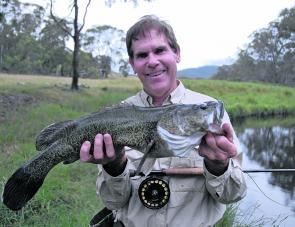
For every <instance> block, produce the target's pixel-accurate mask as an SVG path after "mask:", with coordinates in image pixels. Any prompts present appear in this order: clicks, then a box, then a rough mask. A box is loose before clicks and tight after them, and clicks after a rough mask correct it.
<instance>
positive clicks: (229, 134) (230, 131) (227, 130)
mask: <svg viewBox="0 0 295 227" xmlns="http://www.w3.org/2000/svg"><path fill="white" fill-rule="evenodd" d="M222 129H223V131H224V133H225V136H226V138H227V139H228V140H229V141H230V142H232V143H233V141H234V130H233V128H232V126H231V125H230V124H228V123H224V124H223V125H222Z"/></svg>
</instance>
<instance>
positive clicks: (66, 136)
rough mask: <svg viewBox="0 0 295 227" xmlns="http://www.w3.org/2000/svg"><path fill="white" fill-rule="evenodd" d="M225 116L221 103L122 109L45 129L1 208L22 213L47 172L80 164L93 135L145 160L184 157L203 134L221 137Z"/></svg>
mask: <svg viewBox="0 0 295 227" xmlns="http://www.w3.org/2000/svg"><path fill="white" fill-rule="evenodd" d="M223 113H224V107H223V103H222V102H221V101H210V102H205V103H202V104H191V105H188V104H172V105H167V106H162V107H138V106H133V105H127V104H124V105H118V106H113V107H107V108H105V109H103V110H101V111H98V112H95V113H92V114H90V115H88V116H85V117H82V118H79V119H77V120H68V121H63V122H59V123H55V124H52V125H49V126H48V127H46V128H44V129H43V130H42V131H41V132H40V134H39V135H38V136H37V139H36V149H37V150H38V151H40V153H39V154H38V155H36V156H35V157H33V158H32V159H31V160H29V161H28V162H27V163H25V164H24V165H23V166H21V167H20V168H19V169H18V170H16V171H15V173H14V174H13V175H12V176H11V177H10V178H9V179H8V181H7V183H6V185H5V188H4V192H3V203H4V204H5V205H6V206H7V207H8V208H10V209H12V210H19V209H21V208H22V207H23V206H25V204H26V203H27V202H28V201H29V200H30V199H31V198H32V197H33V196H34V195H35V193H36V192H37V191H38V189H39V188H40V187H41V185H42V183H43V181H44V179H45V177H46V175H47V174H48V172H49V171H50V170H51V169H52V168H53V167H54V166H55V165H57V164H58V163H60V162H63V163H64V164H69V163H72V162H74V161H76V160H78V159H79V151H80V147H81V145H82V143H83V142H84V141H86V140H88V141H91V142H92V144H93V140H94V137H95V135H96V134H97V133H102V134H104V133H109V134H111V136H112V139H113V144H114V147H115V149H116V150H121V149H122V148H123V147H124V146H128V147H131V148H133V149H136V150H138V151H141V152H143V153H145V154H146V153H147V152H148V156H149V157H155V158H160V157H171V156H178V157H186V156H188V154H189V152H191V151H192V150H193V148H194V147H195V146H197V145H199V143H200V141H201V138H202V137H203V136H204V135H205V134H206V133H207V132H213V133H216V134H222V133H223V132H222V129H221V121H222V118H223ZM147 147H149V149H146V148H147ZM92 150H93V148H92Z"/></svg>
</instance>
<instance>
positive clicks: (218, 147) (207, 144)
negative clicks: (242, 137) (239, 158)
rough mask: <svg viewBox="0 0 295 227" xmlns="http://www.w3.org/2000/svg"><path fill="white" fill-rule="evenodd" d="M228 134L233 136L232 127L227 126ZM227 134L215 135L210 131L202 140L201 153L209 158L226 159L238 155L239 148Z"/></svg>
mask: <svg viewBox="0 0 295 227" xmlns="http://www.w3.org/2000/svg"><path fill="white" fill-rule="evenodd" d="M225 130H226V133H227V136H228V137H229V138H231V137H232V128H231V127H230V125H227V126H225ZM227 136H220V135H214V134H212V133H208V134H207V135H206V136H205V137H204V138H203V140H202V143H201V144H200V147H199V154H200V155H201V156H203V157H205V158H207V159H209V160H212V161H215V160H219V161H225V160H227V159H229V158H231V157H234V156H236V154H237V149H236V146H235V144H234V143H233V142H231V141H230V140H229V139H228V137H227Z"/></svg>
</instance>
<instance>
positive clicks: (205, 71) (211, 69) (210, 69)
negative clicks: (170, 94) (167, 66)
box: [177, 65, 219, 79]
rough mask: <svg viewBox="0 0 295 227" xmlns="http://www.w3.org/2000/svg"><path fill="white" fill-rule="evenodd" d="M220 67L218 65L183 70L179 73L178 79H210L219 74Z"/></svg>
mask: <svg viewBox="0 0 295 227" xmlns="http://www.w3.org/2000/svg"><path fill="white" fill-rule="evenodd" d="M218 67H219V66H217V65H206V66H201V67H197V68H188V69H183V70H179V71H177V77H189V78H203V79H208V78H210V77H211V76H213V75H214V74H215V73H216V72H217V69H218Z"/></svg>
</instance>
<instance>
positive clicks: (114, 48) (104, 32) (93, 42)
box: [81, 25, 128, 72]
mask: <svg viewBox="0 0 295 227" xmlns="http://www.w3.org/2000/svg"><path fill="white" fill-rule="evenodd" d="M81 43H82V48H83V49H84V50H86V51H88V52H91V53H92V54H93V56H95V57H99V56H108V57H110V59H111V62H110V64H111V69H112V70H113V71H116V72H119V70H120V67H121V66H122V64H124V62H126V61H128V55H127V50H126V45H125V33H124V31H123V30H120V29H117V28H114V27H112V26H108V25H104V26H94V27H92V28H90V29H88V30H86V32H85V33H84V34H83V36H82V42H81ZM122 60H123V61H122Z"/></svg>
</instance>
